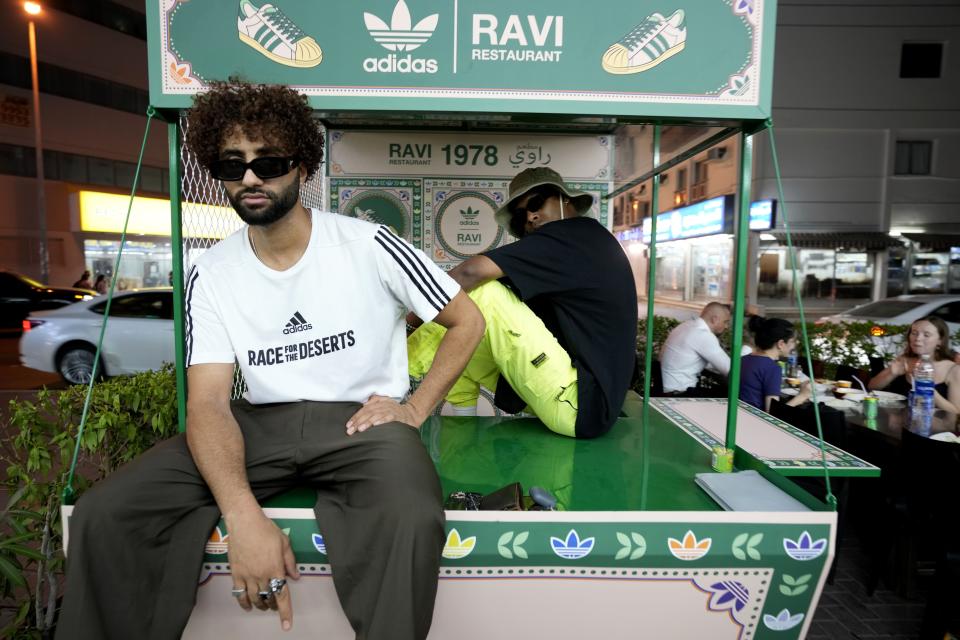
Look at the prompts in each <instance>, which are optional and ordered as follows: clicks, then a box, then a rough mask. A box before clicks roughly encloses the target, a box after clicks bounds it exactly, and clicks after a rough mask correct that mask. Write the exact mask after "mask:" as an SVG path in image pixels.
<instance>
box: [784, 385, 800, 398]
mask: <svg viewBox="0 0 960 640" xmlns="http://www.w3.org/2000/svg"><path fill="white" fill-rule="evenodd" d="M798 393H800V389H796V388H794V387H784V388H783V389H780V395H782V396H795V395H797V394H798Z"/></svg>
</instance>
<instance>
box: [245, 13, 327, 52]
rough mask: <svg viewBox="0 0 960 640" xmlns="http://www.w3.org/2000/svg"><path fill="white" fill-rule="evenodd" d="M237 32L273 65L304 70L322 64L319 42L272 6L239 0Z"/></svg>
mask: <svg viewBox="0 0 960 640" xmlns="http://www.w3.org/2000/svg"><path fill="white" fill-rule="evenodd" d="M237 30H238V31H239V32H240V40H241V41H243V42H244V43H246V44H248V45H250V46H251V47H253V48H254V49H256V50H257V51H259V52H260V53H262V54H263V55H265V56H266V57H268V58H270V59H271V60H273V61H274V62H279V63H280V64H283V65H286V66H288V67H302V68H305V67H315V66H317V65H318V64H320V63H321V62H322V61H323V51H321V49H320V46H319V45H318V44H317V41H316V40H314V39H313V38H311V37H310V36H308V35H307V34H305V33H304V32H303V30H302V29H300V27H298V26H297V25H296V24H294V23H293V22H292V21H291V20H290V18H288V17H287V16H286V15H284V13H283V12H282V11H280V9H278V8H276V7H275V6H273V5H272V4H265V5H263V6H261V7H259V8H258V7H257V6H256V5H255V4H253V3H252V2H250V0H240V6H239V11H238V14H237Z"/></svg>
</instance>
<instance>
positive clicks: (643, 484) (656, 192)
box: [640, 124, 660, 510]
mask: <svg viewBox="0 0 960 640" xmlns="http://www.w3.org/2000/svg"><path fill="white" fill-rule="evenodd" d="M659 165H660V125H659V124H656V125H654V126H653V166H654V167H656V166H659ZM659 196H660V175H659V174H656V175H654V176H653V185H652V189H651V190H650V248H649V253H650V257H649V260H648V262H647V265H648V266H647V334H646V337H647V344H646V345H645V347H644V350H643V409H642V412H641V416H642V419H643V437H642V444H641V449H640V509H641V510H646V508H647V492H648V490H649V487H648V485H649V483H648V482H647V477H648V475H649V474H648V470H649V468H650V446H649V445H650V434H649V430H650V383H651V380H650V376H651V374H652V370H653V297H654V292H655V291H656V284H657V214H658V213H659V207H658V206H657V205H658V203H659V200H658V198H659Z"/></svg>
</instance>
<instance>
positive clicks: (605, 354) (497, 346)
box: [407, 167, 637, 438]
mask: <svg viewBox="0 0 960 640" xmlns="http://www.w3.org/2000/svg"><path fill="white" fill-rule="evenodd" d="M592 204H593V196H592V195H590V194H589V193H586V192H583V191H579V190H576V189H573V188H571V187H570V186H569V185H567V183H566V182H564V180H563V178H562V177H561V176H560V174H558V173H557V172H556V171H554V170H553V169H550V168H549V167H535V168H530V169H525V170H524V171H522V172H520V173H519V174H518V175H517V176H516V177H514V178H513V180H512V181H511V182H510V187H509V194H508V197H507V199H506V201H505V202H504V203H503V205H502V206H501V207H500V208H499V209H497V210H496V212H495V213H494V216H495V218H496V220H497V223H498V224H500V225H501V226H502V227H504V228H505V229H507V230H508V231H509V232H510V233H511V234H513V235H514V236H515V237H516V238H518V241H517V242H514V243H512V244H508V245H504V246H502V247H498V248H496V249H493V250H491V251H488V252H486V253H484V254H481V255H477V256H474V257H472V258H470V259H468V260H466V261H464V262H463V263H461V264H460V265H458V266H457V267H455V268H454V269H452V270H451V271H450V272H449V275H450V276H451V277H452V278H453V279H454V280H456V281H457V282H458V283H459V284H460V286H461V287H462V288H463V290H464V291H467V292H468V294H469V296H470V298H471V299H472V300H473V301H474V302H475V303H476V304H477V307H479V309H480V311H481V312H482V313H483V315H484V319H485V320H486V331H485V334H484V337H483V339H482V340H481V341H480V345H479V346H478V347H477V349H476V351H475V352H474V354H473V357H472V358H471V360H470V362H469V363H468V364H467V367H466V369H465V370H464V372H463V374H462V375H461V377H460V378H459V379H458V380H457V382H456V383H455V384H454V386H453V388H452V389H451V391H450V392H449V393H448V394H447V400H448V401H449V402H450V403H451V404H452V405H453V406H454V409H455V412H456V413H457V414H460V415H470V414H471V413H475V411H476V403H477V398H478V396H479V393H480V388H481V387H485V388H487V389H495V390H496V396H495V404H496V406H497V407H499V408H501V409H503V410H506V411H508V412H510V413H517V412H519V411H521V410H523V411H526V412H529V413H533V414H535V415H536V416H537V417H538V418H540V420H541V421H542V422H543V423H544V424H545V425H546V426H547V428H549V429H550V430H551V431H554V432H555V433H559V434H562V435H566V436H571V437H577V438H591V437H596V436H599V435H602V434H603V433H606V431H607V430H609V428H610V426H611V425H612V424H613V422H614V421H615V420H616V418H617V416H618V415H619V412H620V408H621V405H622V404H623V399H624V397H625V395H626V391H627V388H628V386H629V383H630V379H631V377H632V374H633V370H634V366H635V355H634V354H635V351H636V330H637V298H636V285H635V283H634V279H633V272H632V270H631V268H630V264H629V262H628V261H627V258H626V255H625V254H624V252H623V249H622V248H621V246H620V244H619V243H618V242H617V241H616V239H615V238H614V237H613V235H612V234H611V233H610V232H609V231H607V229H606V228H604V227H603V225H601V224H600V223H599V222H597V220H595V219H594V218H592V217H590V216H589V215H588V214H589V212H590V209H591V207H592ZM410 319H411V321H413V324H416V319H415V318H410ZM443 333H444V332H443V328H442V327H439V326H437V325H436V324H433V323H431V324H426V325H423V326H421V327H419V328H418V329H417V330H416V331H414V332H413V333H412V334H411V335H410V336H409V337H408V339H407V351H408V358H409V373H410V375H411V376H412V377H414V378H419V377H420V376H422V375H423V373H424V372H426V371H427V370H428V369H429V367H430V364H431V362H432V358H433V354H434V353H435V351H436V345H437V344H438V343H439V340H440V338H441V337H442V336H443Z"/></svg>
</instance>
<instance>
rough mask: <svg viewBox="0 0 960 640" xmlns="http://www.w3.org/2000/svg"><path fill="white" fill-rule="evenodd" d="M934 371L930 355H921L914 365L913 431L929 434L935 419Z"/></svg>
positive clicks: (911, 420) (911, 419)
mask: <svg viewBox="0 0 960 640" xmlns="http://www.w3.org/2000/svg"><path fill="white" fill-rule="evenodd" d="M933 372H934V368H933V362H932V361H931V360H930V356H929V355H922V356H920V359H919V360H917V364H916V365H914V367H913V397H912V399H911V404H910V410H911V417H910V422H911V425H912V427H913V428H912V431H913V432H914V433H917V434H920V435H929V433H930V423H931V421H932V419H933V392H934V382H933Z"/></svg>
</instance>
